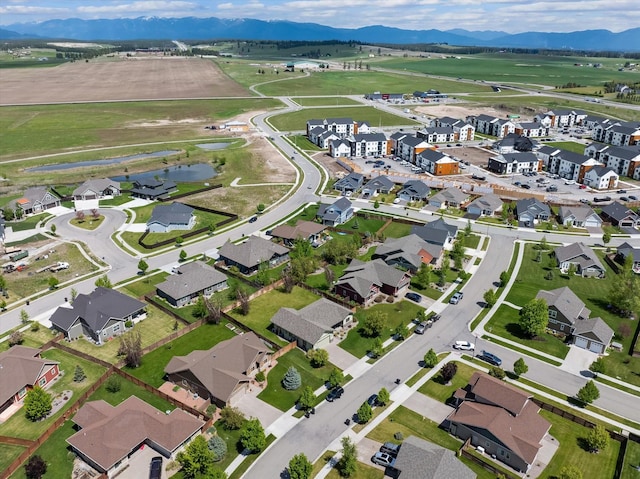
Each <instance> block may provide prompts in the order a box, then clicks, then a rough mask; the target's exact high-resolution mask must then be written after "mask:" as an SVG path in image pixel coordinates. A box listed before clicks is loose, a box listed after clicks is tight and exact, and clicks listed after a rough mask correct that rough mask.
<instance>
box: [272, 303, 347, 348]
mask: <svg viewBox="0 0 640 479" xmlns="http://www.w3.org/2000/svg"><path fill="white" fill-rule="evenodd" d="M352 320H353V313H352V312H351V310H350V309H348V308H345V307H344V306H340V305H339V304H336V303H334V302H333V301H329V300H328V299H325V298H322V299H319V300H318V301H315V302H313V303H311V304H310V305H308V306H305V307H304V308H302V309H300V310H298V311H296V310H295V309H292V308H280V309H279V310H278V312H277V313H276V314H275V315H274V316H273V317H272V318H271V324H272V325H273V332H274V333H276V334H277V335H278V336H281V337H282V338H284V339H286V340H287V341H295V342H296V344H297V345H298V347H299V348H300V349H302V350H303V351H309V350H310V349H322V348H326V347H327V346H328V345H329V344H330V343H331V341H333V334H334V332H335V331H338V330H340V329H341V328H343V327H345V326H346V325H348V324H350V323H351V321H352Z"/></svg>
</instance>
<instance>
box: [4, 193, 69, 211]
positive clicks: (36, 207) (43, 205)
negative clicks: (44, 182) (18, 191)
mask: <svg viewBox="0 0 640 479" xmlns="http://www.w3.org/2000/svg"><path fill="white" fill-rule="evenodd" d="M11 205H13V206H14V207H15V208H20V209H21V210H22V211H23V212H24V214H25V215H30V214H34V213H39V212H41V211H44V210H48V209H50V208H55V207H56V206H60V198H58V197H57V196H56V195H54V194H53V193H52V192H51V191H49V189H48V188H46V187H44V186H34V187H31V188H27V189H26V190H25V191H24V193H23V195H22V197H21V198H18V199H16V200H15V201H12V202H11Z"/></svg>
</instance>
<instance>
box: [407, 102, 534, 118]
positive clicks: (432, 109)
mask: <svg viewBox="0 0 640 479" xmlns="http://www.w3.org/2000/svg"><path fill="white" fill-rule="evenodd" d="M415 110H416V111H417V112H420V113H424V114H425V115H429V116H434V117H436V116H437V117H443V116H450V117H451V118H461V119H464V118H466V117H467V116H471V115H481V114H484V115H490V116H496V117H498V118H506V116H507V115H511V114H513V113H514V111H513V108H511V109H508V110H507V109H504V110H502V109H496V108H491V107H488V106H483V107H473V106H469V105H436V104H432V105H429V106H427V105H424V106H417V107H416V108H415ZM516 113H519V114H520V115H521V116H520V118H519V121H533V116H530V117H528V118H526V115H523V114H522V113H521V112H516Z"/></svg>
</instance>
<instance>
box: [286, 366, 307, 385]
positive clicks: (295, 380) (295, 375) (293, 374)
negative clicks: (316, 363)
mask: <svg viewBox="0 0 640 479" xmlns="http://www.w3.org/2000/svg"><path fill="white" fill-rule="evenodd" d="M300 386H302V378H301V377H300V373H299V372H298V370H297V369H296V368H294V367H293V366H290V367H289V369H287V372H286V373H285V375H284V377H283V378H282V387H284V388H285V389H286V390H287V391H295V390H296V389H298V388H299V387H300Z"/></svg>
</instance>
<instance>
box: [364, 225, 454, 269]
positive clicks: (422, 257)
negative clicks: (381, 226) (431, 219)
mask: <svg viewBox="0 0 640 479" xmlns="http://www.w3.org/2000/svg"><path fill="white" fill-rule="evenodd" d="M441 254H442V246H440V245H435V244H432V243H427V242H426V241H424V240H423V239H422V238H420V236H418V235H416V234H410V235H407V236H403V237H401V238H387V239H386V240H385V242H384V243H383V244H381V245H380V246H378V247H377V248H376V252H375V253H374V254H373V256H372V259H378V258H380V259H382V260H383V261H384V262H385V263H387V264H388V265H391V266H397V267H399V268H400V269H403V270H408V271H410V272H411V273H415V272H416V271H418V270H419V269H420V266H422V265H423V264H434V263H436V262H437V261H438V259H439V258H440V255H441Z"/></svg>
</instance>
